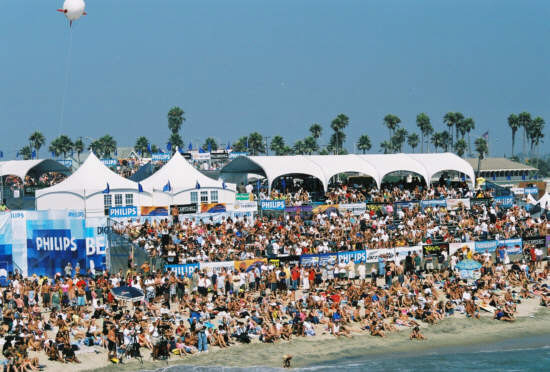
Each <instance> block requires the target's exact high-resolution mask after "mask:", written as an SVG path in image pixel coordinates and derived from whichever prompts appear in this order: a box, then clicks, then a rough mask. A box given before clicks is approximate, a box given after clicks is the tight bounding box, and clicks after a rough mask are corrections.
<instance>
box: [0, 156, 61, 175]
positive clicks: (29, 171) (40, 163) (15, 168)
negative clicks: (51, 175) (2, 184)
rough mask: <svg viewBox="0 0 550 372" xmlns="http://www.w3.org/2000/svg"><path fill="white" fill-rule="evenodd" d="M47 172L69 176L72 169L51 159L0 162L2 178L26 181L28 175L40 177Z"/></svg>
mask: <svg viewBox="0 0 550 372" xmlns="http://www.w3.org/2000/svg"><path fill="white" fill-rule="evenodd" d="M47 172H59V173H64V174H69V173H70V169H69V168H67V167H65V166H64V165H62V164H60V163H58V162H57V161H55V160H51V159H37V160H8V161H2V162H0V176H17V177H19V178H21V179H22V180H24V179H25V176H27V175H34V176H39V175H41V174H43V173H47Z"/></svg>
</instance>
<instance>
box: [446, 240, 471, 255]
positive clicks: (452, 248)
mask: <svg viewBox="0 0 550 372" xmlns="http://www.w3.org/2000/svg"><path fill="white" fill-rule="evenodd" d="M475 249H476V243H475V242H464V243H450V244H449V256H452V255H453V254H455V253H456V252H462V253H463V254H467V253H468V251H471V252H472V253H474V252H475Z"/></svg>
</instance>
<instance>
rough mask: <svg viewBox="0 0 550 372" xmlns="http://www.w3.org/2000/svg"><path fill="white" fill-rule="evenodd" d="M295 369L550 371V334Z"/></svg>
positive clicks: (245, 370)
mask: <svg viewBox="0 0 550 372" xmlns="http://www.w3.org/2000/svg"><path fill="white" fill-rule="evenodd" d="M291 370H292V371H304V372H305V371H315V372H332V371H339V372H343V371H350V372H359V371H368V372H378V371H399V372H408V371H423V372H432V371H434V372H435V371H445V372H462V371H484V372H489V371H490V372H493V371H494V372H512V371H537V372H543V371H550V334H548V335H542V336H532V337H523V338H513V339H507V340H505V341H499V342H494V343H488V344H483V345H475V346H460V347H445V348H436V349H431V350H427V351H423V352H416V353H414V354H413V353H381V354H380V353H378V354H376V355H372V354H365V355H358V356H353V357H346V358H342V359H336V360H330V361H325V362H323V363H320V364H312V365H309V366H305V367H298V368H292V369H291ZM250 371H258V372H260V371H262V372H264V371H266V372H269V371H288V369H282V368H273V367H263V366H250V367H221V366H219V367H218V366H190V365H178V366H171V367H166V368H161V369H159V370H157V372H250Z"/></svg>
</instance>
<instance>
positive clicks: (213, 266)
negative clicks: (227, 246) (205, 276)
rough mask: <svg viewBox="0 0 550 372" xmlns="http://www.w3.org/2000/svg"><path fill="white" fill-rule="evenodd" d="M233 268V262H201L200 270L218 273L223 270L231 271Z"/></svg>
mask: <svg viewBox="0 0 550 372" xmlns="http://www.w3.org/2000/svg"><path fill="white" fill-rule="evenodd" d="M234 268H235V262H233V261H224V262H201V264H200V269H201V270H206V272H214V273H219V272H220V271H223V270H224V269H225V270H227V271H233V269H234Z"/></svg>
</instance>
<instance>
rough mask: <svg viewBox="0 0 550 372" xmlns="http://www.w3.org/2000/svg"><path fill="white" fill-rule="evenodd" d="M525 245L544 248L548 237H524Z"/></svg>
mask: <svg viewBox="0 0 550 372" xmlns="http://www.w3.org/2000/svg"><path fill="white" fill-rule="evenodd" d="M522 241H523V247H527V246H529V247H532V246H534V247H535V248H544V247H546V238H545V237H544V236H529V237H524V238H522Z"/></svg>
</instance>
